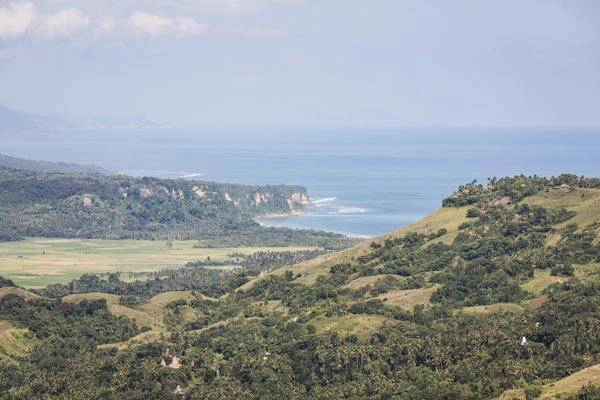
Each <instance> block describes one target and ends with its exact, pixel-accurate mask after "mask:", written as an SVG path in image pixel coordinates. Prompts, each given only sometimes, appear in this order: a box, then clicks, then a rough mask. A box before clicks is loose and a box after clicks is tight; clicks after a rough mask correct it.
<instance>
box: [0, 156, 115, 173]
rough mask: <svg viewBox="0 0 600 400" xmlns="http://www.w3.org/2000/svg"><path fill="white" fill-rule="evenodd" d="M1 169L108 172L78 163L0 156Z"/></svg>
mask: <svg viewBox="0 0 600 400" xmlns="http://www.w3.org/2000/svg"><path fill="white" fill-rule="evenodd" d="M0 167H6V168H13V169H21V170H25V171H32V172H63V173H67V172H69V173H86V174H90V173H91V174H95V173H99V174H103V173H107V172H108V171H107V170H105V169H104V168H101V167H97V166H95V165H81V164H76V163H65V162H50V161H34V160H28V159H26V158H17V157H12V156H7V155H4V154H0Z"/></svg>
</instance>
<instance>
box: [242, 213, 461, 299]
mask: <svg viewBox="0 0 600 400" xmlns="http://www.w3.org/2000/svg"><path fill="white" fill-rule="evenodd" d="M467 210H468V207H458V208H440V209H437V210H436V211H434V212H432V213H431V214H429V215H427V216H426V217H425V218H423V219H421V220H420V221H418V222H416V223H414V224H412V225H409V226H407V227H404V228H402V229H399V230H397V231H394V232H392V233H389V234H386V235H383V236H380V237H378V238H375V239H369V240H365V241H364V242H361V243H359V244H357V245H356V246H354V247H351V248H349V249H346V250H342V251H339V252H335V253H330V254H325V255H323V256H320V257H317V258H314V259H312V260H309V261H306V262H303V263H300V264H296V265H293V266H291V267H286V268H281V269H278V270H277V271H274V272H272V274H274V275H282V274H284V273H285V272H286V271H292V272H293V273H294V275H297V274H300V278H298V279H297V282H299V283H304V284H312V283H314V282H315V281H316V279H317V278H318V277H319V276H322V275H327V274H328V273H329V269H330V268H331V266H333V265H335V264H340V263H347V262H352V261H353V260H356V259H357V258H358V257H360V256H362V255H365V254H368V253H369V252H370V251H371V247H370V246H371V243H373V242H375V243H379V244H382V243H383V242H385V240H386V239H394V238H397V237H400V236H403V235H405V234H407V233H409V232H418V233H424V234H429V233H435V232H437V231H439V230H440V229H442V228H444V229H447V230H448V233H447V234H446V235H444V236H442V237H440V238H438V239H437V240H438V241H441V242H445V243H450V242H452V241H453V240H454V238H455V237H456V234H457V233H458V227H459V225H460V224H462V223H463V222H464V221H466V220H467V218H466V216H465V214H466V212H467ZM263 277H264V276H261V277H258V278H256V279H254V280H251V281H250V282H248V283H246V284H245V285H243V286H242V287H240V288H239V290H247V289H249V288H251V287H252V286H253V285H254V284H255V283H256V282H257V281H258V280H260V279H262V278H263Z"/></svg>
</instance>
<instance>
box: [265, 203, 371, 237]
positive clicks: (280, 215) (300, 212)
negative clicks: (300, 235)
mask: <svg viewBox="0 0 600 400" xmlns="http://www.w3.org/2000/svg"><path fill="white" fill-rule="evenodd" d="M308 214H310V212H308V211H306V210H294V211H291V212H288V213H269V214H263V215H257V216H256V217H254V218H253V220H254V222H256V223H257V224H259V225H260V226H262V227H265V228H269V227H275V226H284V225H277V224H268V223H266V221H265V220H271V219H277V218H287V217H299V216H302V215H308ZM289 228H292V227H289ZM295 229H313V228H302V227H296V228H295ZM313 230H314V229H313ZM317 230H318V229H317ZM324 232H331V233H337V234H340V235H344V236H347V237H349V238H357V239H364V240H366V239H371V238H373V237H375V236H373V235H360V234H353V233H349V232H341V231H332V230H325V231H324Z"/></svg>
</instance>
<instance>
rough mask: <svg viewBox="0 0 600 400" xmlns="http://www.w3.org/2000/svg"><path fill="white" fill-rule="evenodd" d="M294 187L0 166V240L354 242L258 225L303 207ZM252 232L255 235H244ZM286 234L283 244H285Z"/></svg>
mask: <svg viewBox="0 0 600 400" xmlns="http://www.w3.org/2000/svg"><path fill="white" fill-rule="evenodd" d="M308 202H309V198H308V194H307V193H306V189H304V188H303V187H300V186H286V185H276V186H246V185H236V184H225V183H214V182H200V181H188V180H183V179H159V178H148V177H146V178H134V177H130V176H123V175H103V174H82V173H55V172H32V171H26V170H17V169H10V168H2V167H0V240H16V239H19V238H21V237H25V236H38V237H66V238H101V239H151V240H158V239H161V240H164V239H166V240H175V239H178V240H181V239H205V240H208V241H209V242H207V245H220V244H223V242H238V243H243V242H250V241H253V242H254V243H256V242H260V244H265V243H269V242H270V241H272V240H273V239H274V238H277V239H278V242H281V243H282V244H283V245H288V244H291V243H295V244H311V245H322V244H325V243H328V244H329V245H332V246H334V247H336V246H337V248H339V247H344V246H347V245H348V244H350V243H352V241H351V240H349V239H347V238H345V237H344V236H342V235H336V234H331V233H325V232H312V231H295V230H291V229H275V228H271V229H264V230H263V229H262V228H261V227H260V225H259V224H258V223H256V222H255V221H254V220H253V218H254V217H255V216H258V215H265V214H271V213H291V212H297V211H302V210H303V209H304V207H305V206H306V205H307V204H308ZM250 237H252V238H253V240H251V239H249V238H250ZM286 240H287V242H286Z"/></svg>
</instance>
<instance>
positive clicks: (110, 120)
mask: <svg viewBox="0 0 600 400" xmlns="http://www.w3.org/2000/svg"><path fill="white" fill-rule="evenodd" d="M169 126H170V124H167V123H158V122H154V121H150V120H148V119H147V118H145V117H143V116H105V117H64V116H56V115H37V114H30V113H26V112H21V111H15V110H13V109H11V108H8V107H6V106H3V105H0V131H32V130H55V129H98V128H160V127H169Z"/></svg>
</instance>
